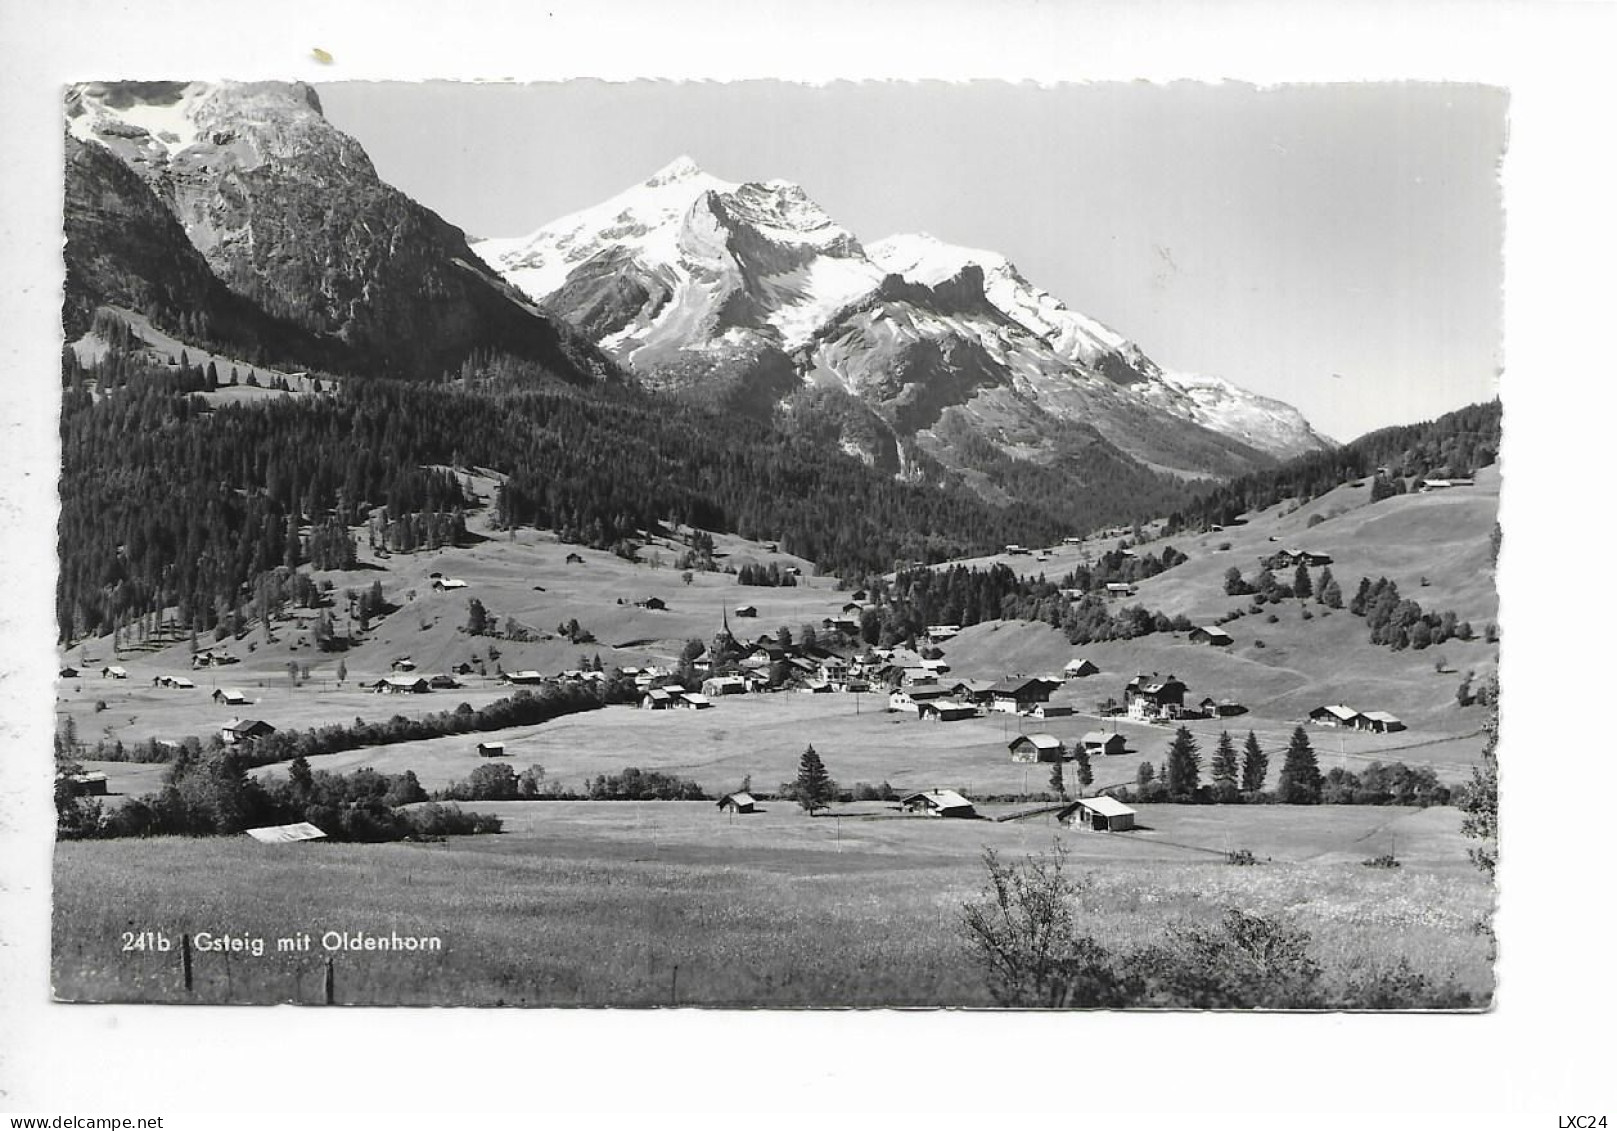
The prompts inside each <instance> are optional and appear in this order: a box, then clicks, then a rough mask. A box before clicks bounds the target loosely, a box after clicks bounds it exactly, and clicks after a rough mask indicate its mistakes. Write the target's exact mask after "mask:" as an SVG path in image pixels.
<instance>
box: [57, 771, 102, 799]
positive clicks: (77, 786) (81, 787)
mask: <svg viewBox="0 0 1617 1131" xmlns="http://www.w3.org/2000/svg"><path fill="white" fill-rule="evenodd" d="M67 783H68V788H69V789H70V790H72V791H73V796H74V797H105V796H106V795H107V775H106V774H103V773H101V772H100V771H99V770H96V771H92V772H90V773H86V774H72V775H70V776H69V777H68V779H67Z"/></svg>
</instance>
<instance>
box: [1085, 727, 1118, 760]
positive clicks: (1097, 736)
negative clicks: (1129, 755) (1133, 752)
mask: <svg viewBox="0 0 1617 1131" xmlns="http://www.w3.org/2000/svg"><path fill="white" fill-rule="evenodd" d="M1078 741H1079V742H1080V743H1081V744H1082V745H1083V748H1084V752H1085V753H1086V754H1096V755H1106V754H1122V753H1124V752H1125V751H1126V750H1128V745H1129V744H1128V740H1127V739H1126V738H1124V737H1123V736H1122V735H1120V734H1118V733H1117V732H1116V731H1104V730H1092V731H1090V732H1089V733H1088V734H1086V735H1084V737H1083V738H1081V739H1079V740H1078Z"/></svg>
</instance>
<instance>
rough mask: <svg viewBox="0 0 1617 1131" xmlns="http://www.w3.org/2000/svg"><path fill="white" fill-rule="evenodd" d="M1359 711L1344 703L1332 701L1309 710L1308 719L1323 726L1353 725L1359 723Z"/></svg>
mask: <svg viewBox="0 0 1617 1131" xmlns="http://www.w3.org/2000/svg"><path fill="white" fill-rule="evenodd" d="M1358 718H1359V712H1357V711H1355V710H1354V709H1353V708H1352V707H1349V706H1346V705H1345V704H1342V703H1330V704H1327V705H1326V706H1323V707H1315V708H1314V709H1313V710H1312V711H1310V712H1308V721H1309V722H1311V723H1318V724H1319V725H1320V726H1322V727H1351V726H1356V725H1357V720H1358Z"/></svg>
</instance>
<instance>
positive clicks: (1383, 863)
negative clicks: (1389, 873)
mask: <svg viewBox="0 0 1617 1131" xmlns="http://www.w3.org/2000/svg"><path fill="white" fill-rule="evenodd" d="M1360 863H1362V864H1363V865H1364V866H1365V867H1366V868H1402V867H1403V866H1404V865H1403V862H1402V861H1401V860H1399V859H1398V857H1396V856H1394V855H1393V854H1392V853H1390V852H1383V853H1382V854H1381V855H1380V856H1372V857H1370V859H1368V860H1363V861H1360Z"/></svg>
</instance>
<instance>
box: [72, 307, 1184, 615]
mask: <svg viewBox="0 0 1617 1131" xmlns="http://www.w3.org/2000/svg"><path fill="white" fill-rule="evenodd" d="M112 336H113V337H115V338H116V337H117V335H112ZM114 345H115V346H117V345H118V343H117V342H115V343H114ZM190 378H191V379H190V380H187V379H186V375H184V374H176V373H175V371H174V370H172V369H167V368H162V367H153V366H150V365H148V364H145V363H144V362H143V361H142V360H141V359H140V358H139V357H138V356H137V355H136V354H134V353H133V352H131V349H130V347H129V345H128V343H124V346H123V348H114V349H111V350H109V352H108V353H107V354H106V355H105V356H104V357H103V358H102V359H101V361H99V362H98V363H96V365H95V366H93V367H92V368H91V370H90V371H83V370H81V369H80V368H79V367H78V365H77V364H76V363H75V362H72V361H71V359H69V361H68V363H67V364H66V366H65V369H64V386H65V387H64V392H63V412H62V421H61V435H62V446H63V471H62V479H61V497H62V517H61V524H60V528H59V539H60V544H59V551H60V561H61V574H60V583H59V588H58V598H57V612H58V627H59V631H60V635H61V637H62V639H63V640H71V639H76V638H78V637H80V636H83V635H85V634H91V633H108V632H112V631H114V630H115V629H117V628H119V627H121V626H125V625H129V624H133V623H136V622H139V621H140V620H141V619H142V618H149V621H150V623H152V624H153V625H155V624H157V623H160V621H161V619H162V616H163V610H165V609H177V611H178V624H179V626H180V627H181V628H182V629H191V630H195V631H197V632H210V631H212V632H218V633H223V632H225V631H232V630H239V629H240V627H241V625H242V624H244V623H245V622H246V621H247V620H249V619H251V618H252V617H253V616H254V615H255V602H256V603H258V604H260V605H261V604H262V603H263V602H266V601H269V602H277V601H280V600H283V599H286V597H288V596H289V595H290V592H291V586H292V576H291V574H292V571H294V570H295V569H296V568H297V567H298V566H299V565H300V564H302V563H306V562H311V561H313V562H316V563H317V564H324V563H326V562H329V561H331V560H333V559H343V558H345V557H347V556H348V553H347V552H345V550H344V547H345V546H346V545H348V539H350V538H351V537H353V536H355V535H354V534H353V533H351V531H354V530H357V532H358V534H357V536H359V537H366V536H367V531H368V532H369V535H368V536H370V537H372V538H375V539H377V540H378V544H379V545H382V546H384V547H385V548H387V549H389V550H395V551H396V550H406V551H408V550H410V549H414V548H417V547H418V546H419V547H421V548H428V547H430V546H435V545H438V544H441V542H442V541H443V540H445V539H447V540H450V541H453V540H454V539H455V538H458V537H461V536H462V535H463V531H464V528H465V524H464V511H465V509H466V508H467V507H468V506H473V505H478V503H480V502H490V503H492V516H493V518H494V519H495V521H496V523H497V524H498V525H500V526H510V525H527V526H537V527H544V528H552V529H555V530H556V531H558V532H559V533H560V535H561V536H562V537H563V538H564V539H565V540H568V541H574V542H579V543H584V544H588V545H591V546H595V547H598V548H602V549H606V548H614V547H618V548H622V547H624V546H625V545H626V544H628V543H631V542H632V541H633V540H634V539H635V538H636V537H637V536H638V535H639V532H641V531H645V530H650V529H654V528H656V527H657V526H658V525H659V524H662V523H666V522H674V523H685V524H689V525H692V526H696V527H701V528H704V529H709V530H717V531H730V532H735V533H739V534H741V535H742V536H744V537H751V538H760V539H769V540H775V541H779V542H780V544H781V546H782V548H783V549H785V550H787V551H788V552H790V553H794V554H798V555H801V556H803V557H805V558H808V559H811V560H813V561H816V562H818V563H820V564H821V565H822V566H823V567H825V568H827V569H829V570H833V571H837V572H843V571H847V572H850V573H868V572H881V571H885V570H889V569H891V568H893V565H894V563H895V562H898V561H913V562H936V561H940V560H943V559H946V558H951V557H958V556H963V555H967V554H972V553H978V552H981V551H983V550H984V549H986V548H990V547H993V546H997V545H999V544H1002V543H1004V542H1007V541H1022V542H1030V543H1032V542H1048V541H1052V540H1054V539H1055V538H1057V537H1059V536H1061V535H1063V534H1066V533H1069V532H1071V531H1072V530H1074V529H1087V528H1090V527H1093V526H1096V525H1100V524H1104V523H1108V522H1114V521H1120V520H1127V519H1130V518H1136V517H1149V510H1148V508H1149V506H1150V505H1151V504H1153V503H1155V502H1157V501H1158V499H1159V496H1157V495H1154V494H1146V495H1144V496H1143V497H1142V499H1140V500H1138V501H1137V500H1134V499H1131V498H1129V497H1128V496H1127V495H1126V494H1123V495H1119V494H1111V493H1107V494H1106V495H1104V496H1095V495H1087V494H1077V493H1075V494H1073V495H1070V496H1068V497H1065V498H1063V497H1047V498H1044V499H1041V500H1040V503H1041V504H1043V505H1030V504H1027V503H1013V504H1009V505H1006V506H1003V507H995V506H990V505H988V504H985V503H984V502H982V501H981V500H980V499H978V498H977V497H976V496H975V495H974V494H973V493H972V492H970V491H967V490H965V489H963V488H961V487H960V486H959V485H958V484H951V483H949V482H944V483H943V484H941V485H937V484H933V485H925V484H920V483H912V482H905V481H901V480H896V479H894V478H892V477H891V475H890V474H887V473H884V472H883V471H882V470H879V469H875V468H871V467H869V466H867V465H866V464H865V463H864V462H863V461H861V460H859V459H857V458H854V457H851V456H847V455H843V454H840V453H837V452H835V451H830V450H827V449H826V447H825V446H823V445H822V444H820V443H817V442H816V441H815V439H814V437H812V436H811V435H800V434H796V433H794V432H790V431H787V430H785V429H783V428H782V427H779V426H776V425H771V424H767V423H763V422H760V421H757V420H751V419H747V418H745V417H742V416H737V415H733V414H723V413H719V412H716V411H712V410H707V409H702V408H700V407H696V406H690V405H684V404H677V403H673V402H670V401H669V400H667V399H665V398H662V397H659V396H657V395H655V394H649V393H638V392H630V393H628V394H627V395H626V392H625V390H622V389H617V390H614V391H612V393H611V394H610V395H609V394H607V393H605V392H597V391H591V390H582V389H578V388H574V387H570V386H568V385H566V384H564V383H562V382H559V381H556V380H554V379H552V378H550V377H548V376H547V375H546V373H545V371H544V370H542V369H540V368H539V367H538V366H535V365H532V364H531V363H527V362H520V361H514V360H512V359H509V358H495V359H489V358H482V359H479V360H478V361H476V362H468V363H467V364H466V365H465V366H463V368H462V377H461V379H460V380H457V381H452V382H446V383H439V384H417V383H407V382H387V381H376V380H363V379H344V380H342V381H341V382H338V383H334V384H331V385H328V386H327V390H326V391H325V392H322V393H319V394H315V395H305V396H296V397H292V396H283V397H277V398H273V399H265V400H261V401H258V402H256V403H251V404H230V405H223V406H219V405H210V404H208V403H207V402H206V401H205V400H204V399H202V398H199V397H196V396H194V395H193V394H192V390H194V389H198V388H202V387H203V385H202V382H201V377H200V375H198V374H192V375H190ZM92 390H95V391H92ZM433 467H439V468H442V467H456V468H471V467H483V468H492V469H495V470H496V471H498V472H501V473H503V474H504V482H503V484H502V486H501V487H500V488H499V489H498V491H497V493H496V497H495V498H494V499H492V500H471V499H469V498H468V497H467V496H466V494H465V492H464V490H463V486H462V482H461V480H460V479H459V478H457V477H456V476H455V475H454V474H451V473H447V472H444V471H441V470H440V471H433V470H429V469H430V468H433ZM1141 503H1144V504H1145V506H1144V507H1142V506H1140V504H1141Z"/></svg>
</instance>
